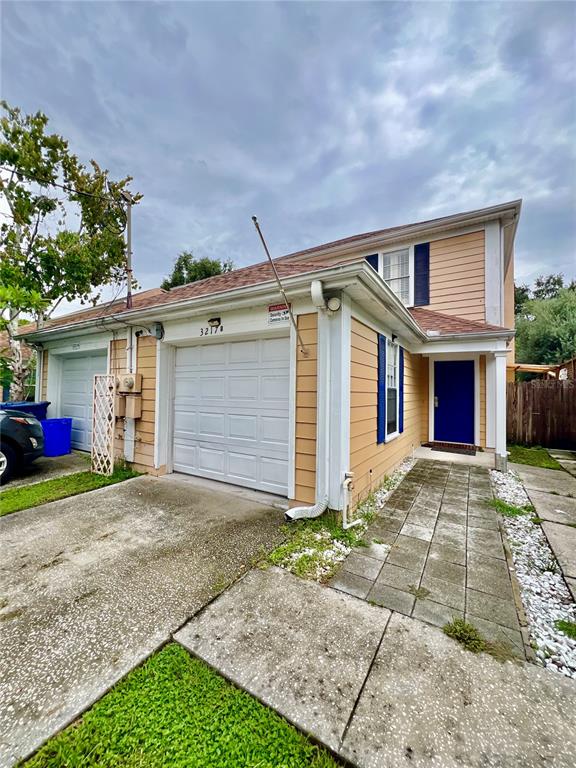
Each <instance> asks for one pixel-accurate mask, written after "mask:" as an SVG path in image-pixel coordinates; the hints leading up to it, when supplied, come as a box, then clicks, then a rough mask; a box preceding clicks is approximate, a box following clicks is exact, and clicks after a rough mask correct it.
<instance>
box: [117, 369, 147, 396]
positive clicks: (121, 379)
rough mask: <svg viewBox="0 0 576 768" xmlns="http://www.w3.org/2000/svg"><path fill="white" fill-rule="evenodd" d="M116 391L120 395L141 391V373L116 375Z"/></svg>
mask: <svg viewBox="0 0 576 768" xmlns="http://www.w3.org/2000/svg"><path fill="white" fill-rule="evenodd" d="M118 392H119V393H120V394H121V395H134V394H140V392H142V374H141V373H121V374H120V375H119V376H118Z"/></svg>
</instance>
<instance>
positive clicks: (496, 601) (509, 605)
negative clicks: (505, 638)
mask: <svg viewBox="0 0 576 768" xmlns="http://www.w3.org/2000/svg"><path fill="white" fill-rule="evenodd" d="M466 613H467V614H470V615H471V616H477V617H478V618H479V619H486V621H493V622H495V623H496V624H501V625H502V626H504V627H510V629H520V626H519V624H518V615H517V613H516V608H515V606H514V602H513V600H512V599H511V598H510V597H509V598H508V599H506V598H503V597H497V596H496V595H489V594H487V593H485V592H478V591H476V590H475V589H467V590H466Z"/></svg>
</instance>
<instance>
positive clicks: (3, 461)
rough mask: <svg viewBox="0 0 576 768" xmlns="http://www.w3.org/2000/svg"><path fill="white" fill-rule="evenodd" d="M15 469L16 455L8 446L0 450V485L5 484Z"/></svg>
mask: <svg viewBox="0 0 576 768" xmlns="http://www.w3.org/2000/svg"><path fill="white" fill-rule="evenodd" d="M15 468H16V454H15V453H14V449H13V448H11V447H10V446H9V445H3V446H2V447H1V448H0V485H4V484H5V483H7V482H8V481H9V480H10V478H11V477H12V475H13V473H14V470H15Z"/></svg>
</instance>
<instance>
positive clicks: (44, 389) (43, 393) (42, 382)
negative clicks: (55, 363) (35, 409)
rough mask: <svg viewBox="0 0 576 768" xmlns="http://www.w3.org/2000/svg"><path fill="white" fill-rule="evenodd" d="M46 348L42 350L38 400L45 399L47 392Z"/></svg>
mask: <svg viewBox="0 0 576 768" xmlns="http://www.w3.org/2000/svg"><path fill="white" fill-rule="evenodd" d="M48 360H49V355H48V350H47V349H45V350H44V351H43V352H42V378H41V379H40V400H44V401H45V400H46V396H47V394H48Z"/></svg>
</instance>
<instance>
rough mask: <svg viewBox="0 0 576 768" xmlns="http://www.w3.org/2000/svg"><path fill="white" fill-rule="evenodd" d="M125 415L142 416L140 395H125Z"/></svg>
mask: <svg viewBox="0 0 576 768" xmlns="http://www.w3.org/2000/svg"><path fill="white" fill-rule="evenodd" d="M125 416H126V418H127V419H139V418H140V417H141V416H142V398H141V397H140V395H127V396H126V411H125Z"/></svg>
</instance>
